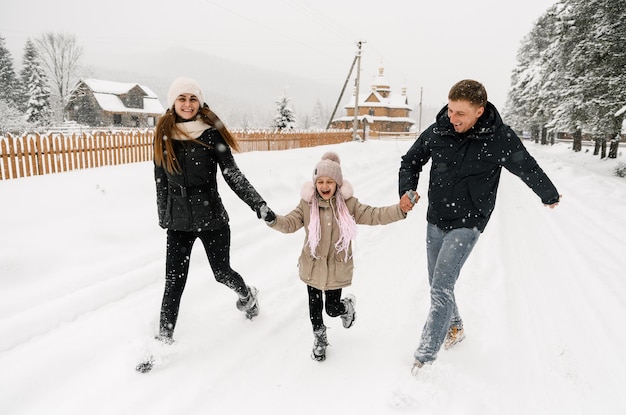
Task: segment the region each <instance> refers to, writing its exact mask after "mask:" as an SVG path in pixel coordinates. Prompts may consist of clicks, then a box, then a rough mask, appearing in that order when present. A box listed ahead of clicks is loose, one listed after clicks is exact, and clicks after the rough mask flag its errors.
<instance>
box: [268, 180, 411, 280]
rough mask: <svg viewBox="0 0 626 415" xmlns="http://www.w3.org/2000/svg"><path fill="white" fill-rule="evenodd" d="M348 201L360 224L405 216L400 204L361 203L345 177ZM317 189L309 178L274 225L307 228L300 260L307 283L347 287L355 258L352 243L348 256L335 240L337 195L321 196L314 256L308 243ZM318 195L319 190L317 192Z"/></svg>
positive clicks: (289, 230) (281, 228)
mask: <svg viewBox="0 0 626 415" xmlns="http://www.w3.org/2000/svg"><path fill="white" fill-rule="evenodd" d="M339 191H341V194H342V195H343V197H344V200H345V201H346V205H347V206H348V211H349V212H350V214H351V215H352V216H353V217H354V220H355V221H356V223H357V224H360V225H387V224H389V223H392V222H396V221H398V220H401V219H404V218H406V214H405V213H404V212H402V210H401V209H400V205H399V204H395V205H392V206H386V207H372V206H368V205H365V204H363V203H360V202H359V201H358V199H357V198H355V197H353V193H354V191H353V188H352V185H351V184H350V183H349V182H348V181H346V180H344V183H343V186H341V187H340V188H339ZM313 192H314V185H313V183H312V182H307V183H305V184H304V186H303V187H302V192H301V196H302V199H300V203H299V204H298V206H297V207H296V208H295V209H294V210H292V211H291V212H289V213H288V214H287V215H285V216H280V215H276V222H275V223H274V224H272V225H270V226H271V227H272V228H274V229H276V230H278V231H280V232H283V233H293V232H296V231H297V230H298V229H300V228H302V227H304V230H305V232H306V234H305V238H304V246H303V247H302V252H301V254H300V258H299V260H298V267H299V273H300V279H301V280H302V281H304V282H305V283H306V284H308V285H310V286H312V287H315V288H317V289H319V290H334V289H337V288H344V287H348V286H349V285H350V284H351V283H352V272H353V267H354V265H353V260H352V244H350V247H349V249H348V258H347V259H346V257H345V253H344V252H341V253H339V252H337V250H336V249H335V243H336V242H337V240H338V239H339V225H338V224H337V221H336V220H335V212H336V209H337V206H336V204H335V197H333V198H331V199H330V200H329V201H326V200H323V199H322V198H319V207H320V225H321V239H320V242H319V245H318V247H317V250H316V252H315V256H313V255H311V250H310V248H309V246H308V245H307V243H306V242H307V240H308V234H309V221H310V218H311V210H310V206H309V202H308V200H309V198H310V196H311V194H313ZM316 197H317V194H316Z"/></svg>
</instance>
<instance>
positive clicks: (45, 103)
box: [20, 40, 52, 126]
mask: <svg viewBox="0 0 626 415" xmlns="http://www.w3.org/2000/svg"><path fill="white" fill-rule="evenodd" d="M20 76H21V78H22V83H21V84H22V95H23V100H22V102H24V103H25V104H24V110H25V112H26V119H27V121H28V122H29V123H31V124H34V125H36V126H42V125H48V124H49V122H50V118H51V116H52V111H51V109H50V88H49V87H48V77H47V76H46V74H45V71H44V69H43V66H42V63H41V60H40V59H39V55H38V54H37V49H36V48H35V45H34V43H33V42H31V41H30V40H28V41H27V42H26V46H25V47H24V59H23V64H22V71H21V72H20Z"/></svg>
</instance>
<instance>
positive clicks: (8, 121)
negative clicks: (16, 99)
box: [0, 99, 28, 135]
mask: <svg viewBox="0 0 626 415" xmlns="http://www.w3.org/2000/svg"><path fill="white" fill-rule="evenodd" d="M27 129H28V123H27V122H26V117H25V116H24V113H23V112H21V111H19V110H18V109H17V108H15V107H14V106H13V105H9V104H8V103H7V102H6V101H5V100H4V99H0V135H3V134H6V133H13V134H18V133H21V132H23V131H25V130H27Z"/></svg>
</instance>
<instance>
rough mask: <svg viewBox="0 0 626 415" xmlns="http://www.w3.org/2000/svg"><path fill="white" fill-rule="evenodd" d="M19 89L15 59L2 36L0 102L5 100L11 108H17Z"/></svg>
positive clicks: (0, 42) (0, 37)
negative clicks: (14, 64) (14, 66)
mask: <svg viewBox="0 0 626 415" xmlns="http://www.w3.org/2000/svg"><path fill="white" fill-rule="evenodd" d="M17 87H18V83H17V79H16V77H15V71H14V69H13V58H12V57H11V52H9V49H7V47H6V43H5V40H4V38H3V37H2V36H0V100H4V101H5V102H6V103H7V105H9V106H15V105H16V96H17Z"/></svg>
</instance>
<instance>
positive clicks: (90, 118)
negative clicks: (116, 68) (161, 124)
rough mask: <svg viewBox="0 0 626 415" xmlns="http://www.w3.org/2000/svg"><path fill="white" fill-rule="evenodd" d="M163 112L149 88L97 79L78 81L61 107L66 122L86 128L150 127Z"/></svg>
mask: <svg viewBox="0 0 626 415" xmlns="http://www.w3.org/2000/svg"><path fill="white" fill-rule="evenodd" d="M164 112H165V109H164V108H163V105H161V102H160V101H159V97H158V96H157V95H156V94H155V93H154V92H152V90H150V88H148V87H146V86H144V85H139V84H133V83H122V82H112V81H103V80H98V79H84V80H80V81H79V82H78V83H77V84H76V87H75V88H74V89H73V90H72V92H71V95H70V98H69V101H68V103H67V105H66V106H65V114H66V119H67V120H68V121H75V122H77V123H78V124H81V125H87V126H90V127H132V128H151V127H154V126H155V125H156V120H157V118H158V117H159V116H161V115H162V114H163V113H164Z"/></svg>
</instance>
